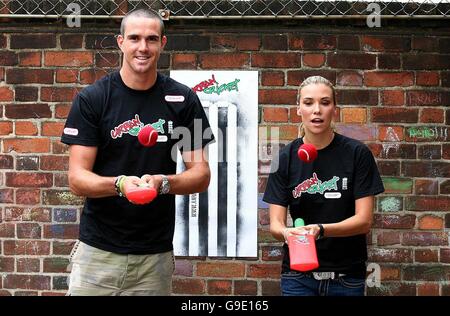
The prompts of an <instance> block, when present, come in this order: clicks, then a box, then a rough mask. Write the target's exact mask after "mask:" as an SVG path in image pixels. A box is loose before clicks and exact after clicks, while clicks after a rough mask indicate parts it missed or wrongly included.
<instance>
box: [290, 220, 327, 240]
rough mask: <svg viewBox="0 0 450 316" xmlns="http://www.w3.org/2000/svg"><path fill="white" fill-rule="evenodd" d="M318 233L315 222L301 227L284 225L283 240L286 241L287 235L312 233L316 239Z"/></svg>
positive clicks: (318, 229) (318, 228)
mask: <svg viewBox="0 0 450 316" xmlns="http://www.w3.org/2000/svg"><path fill="white" fill-rule="evenodd" d="M319 233H320V227H319V226H318V225H316V224H312V225H306V226H301V227H286V228H284V229H283V236H284V240H285V241H286V242H287V240H288V237H289V236H298V235H313V236H314V239H317V237H318V236H319Z"/></svg>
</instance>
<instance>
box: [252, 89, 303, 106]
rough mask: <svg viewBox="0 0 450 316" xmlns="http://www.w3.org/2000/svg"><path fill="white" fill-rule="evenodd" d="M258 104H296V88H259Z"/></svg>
mask: <svg viewBox="0 0 450 316" xmlns="http://www.w3.org/2000/svg"><path fill="white" fill-rule="evenodd" d="M259 103H260V104H292V105H296V104H297V90H293V89H291V90H288V89H277V90H266V89H260V90H259Z"/></svg>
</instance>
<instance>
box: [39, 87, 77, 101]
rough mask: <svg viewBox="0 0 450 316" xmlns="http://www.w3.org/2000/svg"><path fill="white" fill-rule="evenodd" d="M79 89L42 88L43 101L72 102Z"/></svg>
mask: <svg viewBox="0 0 450 316" xmlns="http://www.w3.org/2000/svg"><path fill="white" fill-rule="evenodd" d="M78 90H79V89H77V88H68V87H58V88H56V87H41V101H48V102H71V101H72V100H73V99H74V98H75V96H76V95H77V93H78Z"/></svg>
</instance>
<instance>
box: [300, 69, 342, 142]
mask: <svg viewBox="0 0 450 316" xmlns="http://www.w3.org/2000/svg"><path fill="white" fill-rule="evenodd" d="M311 84H324V85H326V86H327V87H330V89H331V91H332V93H333V103H334V106H337V102H336V90H335V89H334V86H333V84H332V83H331V81H330V80H328V79H326V78H324V77H322V76H310V77H308V78H306V79H305V80H303V82H302V83H301V84H300V86H299V87H298V94H297V105H298V106H300V99H301V91H302V89H303V88H304V87H306V86H309V85H311ZM331 129H332V130H333V131H335V130H336V126H335V124H334V121H331ZM303 136H305V127H304V126H303V122H302V123H300V128H299V137H303Z"/></svg>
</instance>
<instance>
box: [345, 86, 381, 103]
mask: <svg viewBox="0 0 450 316" xmlns="http://www.w3.org/2000/svg"><path fill="white" fill-rule="evenodd" d="M336 98H337V104H339V105H378V93H377V92H376V91H374V90H362V89H337V90H336Z"/></svg>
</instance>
